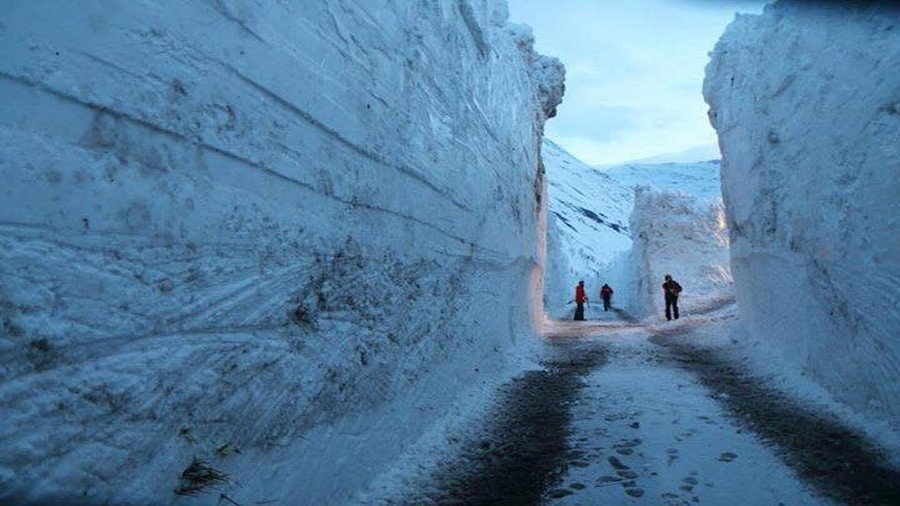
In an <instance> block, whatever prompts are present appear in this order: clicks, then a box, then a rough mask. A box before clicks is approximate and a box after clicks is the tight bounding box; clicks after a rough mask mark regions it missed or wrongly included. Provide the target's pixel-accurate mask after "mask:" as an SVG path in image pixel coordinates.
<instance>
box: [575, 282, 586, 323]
mask: <svg viewBox="0 0 900 506" xmlns="http://www.w3.org/2000/svg"><path fill="white" fill-rule="evenodd" d="M585 302H587V295H585V293H584V281H579V282H578V286H576V287H575V304H576V306H575V320H576V321H584V303H585Z"/></svg>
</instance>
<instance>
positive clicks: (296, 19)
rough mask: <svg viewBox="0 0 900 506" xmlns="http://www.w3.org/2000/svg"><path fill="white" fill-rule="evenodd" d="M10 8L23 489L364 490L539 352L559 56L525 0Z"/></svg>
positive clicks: (16, 441) (6, 47)
mask: <svg viewBox="0 0 900 506" xmlns="http://www.w3.org/2000/svg"><path fill="white" fill-rule="evenodd" d="M2 11H3V13H2V17H3V19H2V28H0V95H2V97H3V99H2V100H0V179H2V181H3V185H2V186H0V257H2V262H0V325H2V327H0V330H2V332H0V350H2V357H3V358H2V361H0V409H2V411H3V413H4V415H3V417H2V419H0V502H4V503H8V502H13V503H84V504H95V503H109V504H148V503H150V504H167V503H177V504H188V503H203V504H219V503H220V502H221V501H226V502H228V501H235V502H236V503H239V504H261V503H265V502H266V501H269V502H271V501H279V503H280V504H296V503H299V502H302V503H306V504H336V503H342V502H345V501H347V500H348V498H350V497H352V496H353V494H354V493H355V492H356V491H357V490H359V489H361V488H362V487H364V486H365V485H366V484H367V483H368V482H369V481H370V480H371V479H372V478H373V477H374V476H375V475H376V474H377V473H379V472H381V471H382V470H383V468H384V466H385V465H386V464H387V463H389V462H392V461H395V460H396V459H397V457H398V456H399V455H400V454H401V453H402V452H403V451H404V450H406V449H408V448H409V447H410V445H411V444H412V443H413V442H414V441H416V440H417V438H419V437H420V436H422V435H423V434H425V433H426V432H427V431H429V430H431V427H432V426H433V425H434V424H435V423H436V422H437V421H438V420H440V419H442V418H443V417H445V415H446V414H447V412H448V410H449V409H450V407H451V406H453V401H454V399H456V398H458V397H459V396H461V395H462V394H463V393H464V392H466V391H467V390H469V389H472V388H474V387H472V386H471V385H474V384H480V383H479V381H480V378H499V377H501V376H502V375H503V374H505V373H506V371H509V370H510V369H511V368H515V367H517V362H516V360H515V359H514V357H515V354H514V353H510V350H511V349H512V348H514V347H522V346H523V345H524V344H525V343H529V342H533V340H532V339H527V337H529V336H531V335H532V334H531V332H532V329H533V325H532V321H533V320H534V319H535V318H538V316H539V313H540V296H541V291H542V288H541V282H542V276H541V275H540V272H541V262H542V261H543V260H542V258H543V257H542V255H543V246H542V239H541V236H542V232H543V229H542V221H543V219H544V217H543V216H542V211H541V206H542V203H541V202H542V200H543V199H545V198H546V197H545V195H544V193H545V191H546V190H545V187H546V182H545V180H544V177H543V169H542V165H541V163H540V160H539V152H540V145H541V135H542V131H543V121H544V120H545V119H546V118H547V117H550V116H552V115H553V114H554V113H555V108H556V106H557V104H558V103H559V101H560V99H561V95H562V91H563V86H562V81H563V68H562V65H561V64H560V63H559V62H558V61H557V60H555V59H552V58H546V57H543V56H540V55H537V54H536V53H534V51H533V49H532V40H533V39H532V38H531V37H530V33H529V32H528V30H525V29H523V28H522V27H518V26H508V25H507V22H506V18H507V12H506V6H505V2H502V1H493V0H472V1H467V0H459V1H450V0H445V1H439V2H424V3H410V2H403V1H386V2H377V3H373V2H362V3H356V2H301V3H298V4H293V5H292V4H291V3H279V4H278V5H276V4H268V5H264V6H262V5H259V6H258V5H251V4H249V3H245V2H234V1H231V0H225V1H216V2H183V3H182V2H164V3H157V2H119V3H113V4H107V3H104V4H99V3H83V2H77V3H76V2H68V3H67V2H59V3H54V4H53V5H52V8H51V7H50V6H48V4H46V3H44V2H24V1H15V2H7V3H5V4H4V5H3V7H2ZM492 381H493V380H492ZM476 393H477V391H476ZM176 491H177V492H181V493H182V494H185V495H179V494H177V493H176Z"/></svg>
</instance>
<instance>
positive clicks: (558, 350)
mask: <svg viewBox="0 0 900 506" xmlns="http://www.w3.org/2000/svg"><path fill="white" fill-rule="evenodd" d="M733 317H734V316H733V307H725V308H723V309H719V310H717V311H714V312H711V313H708V314H706V315H700V316H692V317H689V318H682V320H680V321H679V322H675V323H673V324H660V323H655V324H646V323H636V322H626V321H621V320H619V321H610V320H605V321H588V322H577V323H576V322H560V321H557V322H552V323H551V324H550V325H549V326H548V329H547V336H548V337H547V346H546V348H545V350H544V352H543V357H542V359H541V364H542V365H543V369H542V370H538V371H530V372H528V373H526V374H525V375H523V376H520V377H518V378H516V379H515V380H513V381H512V382H510V383H509V384H507V385H506V386H505V387H504V388H503V389H501V391H500V392H499V394H498V396H497V403H496V405H495V407H494V409H493V410H491V411H490V412H489V413H488V414H487V415H486V416H485V417H484V418H483V419H482V420H480V421H478V422H477V423H475V424H473V425H475V426H477V427H474V428H473V427H470V430H469V431H468V432H467V433H466V434H465V435H463V436H461V439H463V441H461V442H460V444H459V446H460V447H461V448H462V451H461V452H460V453H459V455H457V456H455V457H454V458H452V459H448V461H447V462H445V463H444V464H442V465H441V466H440V468H439V469H437V470H436V471H434V472H432V473H430V475H429V476H428V477H427V478H419V479H413V480H411V481H407V484H408V485H410V489H409V490H407V494H406V495H405V497H403V498H402V499H399V500H397V499H391V500H387V501H384V502H383V503H387V504H398V503H400V504H423V503H424V504H559V505H593V504H648V505H651V504H652V505H690V504H712V505H732V504H747V505H779V504H783V505H788V504H789V505H810V504H816V505H818V504H844V503H846V504H898V503H900V502H898V498H900V485H898V484H900V479H898V478H900V473H898V472H897V471H895V470H890V468H889V467H887V466H886V465H885V464H884V460H883V458H882V456H881V455H880V453H879V452H878V450H876V449H874V448H872V447H871V446H870V445H869V444H868V443H867V442H866V441H865V440H864V439H863V438H861V437H860V436H858V435H856V434H855V433H854V432H853V431H851V430H849V429H847V428H845V427H844V426H842V425H841V424H840V423H838V422H837V421H835V420H834V419H833V417H830V416H828V415H826V414H824V412H823V411H822V410H820V409H818V408H816V407H814V406H812V405H809V404H807V403H804V402H803V401H800V400H798V399H795V398H792V397H791V396H789V395H786V394H782V393H781V392H779V391H778V390H777V389H775V388H774V387H772V386H771V385H769V384H768V383H767V382H766V381H765V380H763V379H761V378H758V377H753V376H752V375H750V374H749V373H748V372H747V371H746V370H745V369H743V368H742V366H740V365H739V363H738V362H736V361H734V360H733V357H730V356H729V353H728V350H727V349H725V348H723V347H722V346H721V345H720V344H714V343H721V342H722V340H715V339H711V336H712V335H714V334H716V333H721V332H727V330H728V328H729V326H728V323H729V320H731V319H732V318H733ZM413 484H414V485H413ZM412 490H415V492H412Z"/></svg>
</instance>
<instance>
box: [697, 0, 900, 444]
mask: <svg viewBox="0 0 900 506" xmlns="http://www.w3.org/2000/svg"><path fill="white" fill-rule="evenodd" d="M887 5H889V4H887V3H885V4H880V3H878V2H867V3H863V2H855V3H852V4H850V5H844V6H841V5H840V4H839V3H835V4H834V5H831V4H825V5H815V4H814V3H812V2H810V3H804V2H778V3H776V4H775V5H774V6H771V7H768V8H767V9H766V10H765V12H764V13H763V14H762V15H760V16H739V17H738V18H737V19H736V20H735V21H734V22H733V23H732V24H731V26H730V27H729V28H728V30H727V31H726V32H725V34H724V35H723V36H722V38H721V40H720V41H719V43H718V44H717V46H716V49H715V51H714V53H713V55H712V61H711V62H710V63H709V65H708V66H707V69H706V81H705V84H704V94H705V97H706V100H707V102H708V103H709V104H710V119H711V122H712V124H713V126H714V127H715V128H716V130H717V131H718V134H719V144H720V147H721V150H722V155H723V167H722V178H723V181H722V188H723V193H724V199H725V204H726V210H727V216H728V221H729V225H730V227H729V228H730V230H731V252H732V253H731V255H732V258H731V261H732V268H733V271H734V278H735V283H736V287H737V299H738V304H739V307H740V313H741V319H742V320H743V322H744V324H746V325H747V327H748V328H749V330H750V332H751V335H752V336H754V337H755V338H756V339H758V340H759V341H760V342H762V343H764V344H765V345H766V346H770V347H772V348H774V349H778V350H781V351H782V352H783V355H784V357H785V359H786V360H788V361H789V363H793V364H794V365H795V366H796V367H798V368H802V369H803V370H804V371H806V372H808V373H809V374H811V375H813V376H814V377H815V378H816V379H817V380H818V381H820V382H821V384H822V385H824V386H825V387H826V388H828V389H829V390H830V391H831V392H832V393H833V395H834V396H835V397H837V398H838V399H839V400H841V401H843V402H845V403H846V404H847V405H849V406H851V407H852V408H854V409H855V410H857V412H860V413H864V414H865V415H868V416H869V417H870V419H871V420H876V421H883V422H887V423H888V424H891V425H892V426H893V428H894V429H900V340H898V339H897V337H896V335H897V329H898V328H900V199H898V195H900V68H898V62H900V34H898V30H900V12H898V11H897V10H896V8H895V7H894V6H887Z"/></svg>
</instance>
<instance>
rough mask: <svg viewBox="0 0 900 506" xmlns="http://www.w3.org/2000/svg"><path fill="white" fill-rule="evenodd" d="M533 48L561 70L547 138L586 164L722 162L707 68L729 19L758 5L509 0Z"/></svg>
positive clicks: (747, 0)
mask: <svg viewBox="0 0 900 506" xmlns="http://www.w3.org/2000/svg"><path fill="white" fill-rule="evenodd" d="M508 1H509V11H510V19H511V21H513V22H518V23H525V24H528V25H531V27H532V28H533V29H534V35H535V39H536V42H535V47H536V49H537V50H538V51H539V52H541V53H543V54H546V55H550V56H556V57H557V58H559V59H560V60H562V62H563V63H564V64H565V66H566V94H565V97H563V103H562V105H561V106H560V107H559V114H558V115H557V117H555V118H553V119H551V120H550V121H549V122H548V123H547V127H546V133H547V136H548V137H549V138H550V139H552V140H553V141H555V142H556V143H557V144H559V145H561V146H562V147H563V148H565V149H566V150H567V151H569V152H571V153H572V154H574V155H575V156H576V157H578V158H580V159H581V160H582V161H584V162H586V163H588V164H598V165H608V164H614V163H619V162H624V161H630V160H638V159H645V158H656V157H658V155H670V156H664V157H662V158H661V159H660V158H657V159H656V160H655V161H668V160H670V159H671V160H672V161H692V160H706V159H713V158H719V155H718V148H717V147H716V137H715V132H714V131H713V130H712V127H710V126H709V121H708V120H707V118H706V110H707V105H706V103H705V102H704V101H703V96H702V93H701V89H702V86H703V68H704V66H705V65H706V62H707V61H708V60H709V56H708V53H709V51H711V50H712V49H713V47H714V46H715V43H716V40H718V38H719V36H720V35H721V34H722V32H723V31H724V29H725V27H726V26H727V25H728V23H729V22H731V20H732V19H734V14H735V12H736V11H737V12H749V13H758V12H761V11H762V7H763V5H765V3H766V2H764V1H754V0H744V1H740V0H730V1H729V0H721V1H717V0H558V1H556V2H548V1H547V0H508Z"/></svg>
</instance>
